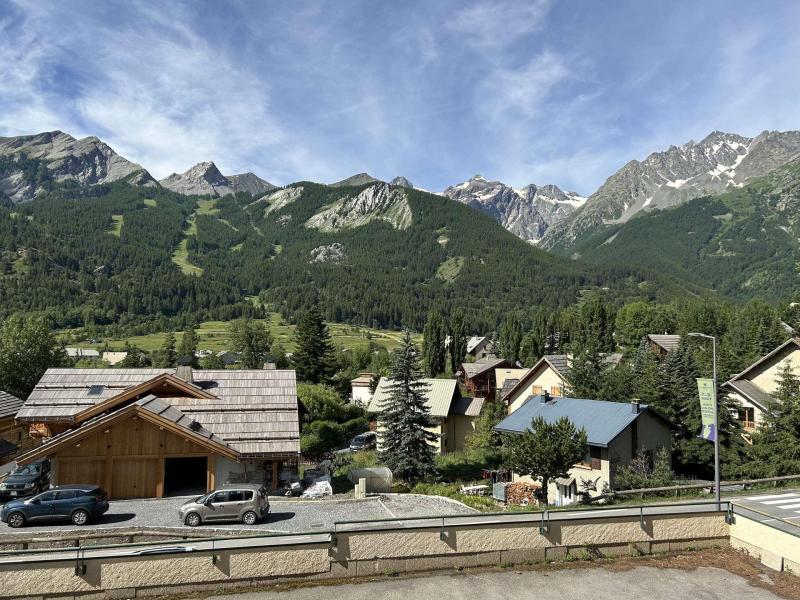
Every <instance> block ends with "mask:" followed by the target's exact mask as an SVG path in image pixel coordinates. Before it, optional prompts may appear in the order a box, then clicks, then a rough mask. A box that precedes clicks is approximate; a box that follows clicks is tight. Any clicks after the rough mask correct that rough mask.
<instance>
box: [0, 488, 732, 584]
mask: <svg viewBox="0 0 800 600" xmlns="http://www.w3.org/2000/svg"><path fill="white" fill-rule="evenodd" d="M730 510H731V504H730V502H728V501H722V502H719V503H717V502H715V501H703V502H685V503H673V504H645V505H640V506H632V507H626V508H615V507H602V508H593V509H569V508H567V507H564V508H558V509H552V510H549V509H548V510H544V511H539V512H518V513H485V514H481V515H450V516H431V517H411V518H402V517H400V518H387V519H378V520H353V521H337V522H335V523H334V524H333V527H332V528H331V529H329V530H327V531H314V532H301V533H267V534H254V535H246V536H234V537H210V538H196V539H193V540H179V541H168V542H136V543H131V544H108V545H98V546H79V547H76V548H47V549H33V550H11V551H5V552H2V553H0V567H2V566H13V565H18V566H21V565H24V564H65V563H66V564H69V563H74V564H75V573H76V575H83V574H85V572H86V561H89V560H113V559H125V558H138V557H167V556H172V555H175V554H183V553H187V554H188V553H201V554H203V555H207V554H210V555H211V557H212V562H214V563H216V562H217V560H218V559H219V554H218V553H219V552H222V551H231V550H257V549H261V548H279V547H292V546H307V545H325V546H327V547H329V548H331V549H334V550H335V549H336V547H337V535H338V534H342V533H354V532H382V531H398V530H414V529H439V535H440V538H441V539H442V540H446V539H447V530H448V529H449V528H452V527H459V526H462V527H468V526H491V525H526V524H527V525H530V526H531V528H532V529H536V530H538V532H539V533H540V534H542V535H546V534H547V533H549V531H550V524H551V523H552V522H558V521H570V520H584V519H606V518H626V517H627V518H630V517H638V518H639V520H640V524H641V526H642V527H644V525H645V521H644V520H645V518H646V517H652V516H668V515H678V514H683V515H693V514H703V513H721V512H724V513H726V515H727V514H729V513H730Z"/></svg>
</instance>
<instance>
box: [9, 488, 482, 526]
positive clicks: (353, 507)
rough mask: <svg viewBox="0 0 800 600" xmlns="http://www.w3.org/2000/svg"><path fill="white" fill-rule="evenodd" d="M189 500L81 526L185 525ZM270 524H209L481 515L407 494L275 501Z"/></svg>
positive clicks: (112, 514) (116, 503)
mask: <svg viewBox="0 0 800 600" xmlns="http://www.w3.org/2000/svg"><path fill="white" fill-rule="evenodd" d="M187 499H188V498H186V497H183V498H163V499H149V500H112V501H111V505H110V508H109V510H108V512H107V513H106V514H105V515H103V518H102V519H101V520H100V521H97V522H93V523H89V524H88V525H85V526H83V527H82V528H80V530H81V531H83V530H85V529H89V528H94V529H101V528H102V529H106V528H111V527H184V525H183V523H182V522H181V521H180V520H179V519H178V507H179V506H180V505H181V504H183V503H184V502H186V500H187ZM270 507H271V512H270V514H269V515H268V517H267V518H266V519H265V520H262V521H260V522H259V523H257V524H256V525H254V526H252V527H246V526H244V525H242V524H241V523H219V522H214V523H210V524H209V527H212V528H214V529H225V528H228V529H237V530H241V529H245V528H246V529H248V530H249V529H253V530H261V531H266V532H280V533H298V532H313V531H327V530H328V529H330V528H331V527H332V526H333V524H334V522H336V521H361V520H379V519H391V518H405V517H421V516H440V515H457V514H474V513H475V512H476V511H474V510H472V509H471V508H468V507H466V506H464V505H463V504H461V503H459V502H454V501H452V500H449V499H447V498H440V497H437V496H417V495H411V494H403V495H398V496H388V497H385V498H384V499H381V498H367V499H365V500H352V499H351V500H333V499H323V500H277V499H276V500H273V499H270ZM66 530H76V527H75V526H74V525H72V524H70V523H68V522H58V523H57V522H54V523H41V524H36V525H29V526H26V527H24V528H23V529H21V530H18V529H12V528H11V527H9V526H8V525H6V524H4V523H0V531H3V532H8V533H12V532H13V533H21V532H34V531H35V532H36V533H39V532H47V531H66Z"/></svg>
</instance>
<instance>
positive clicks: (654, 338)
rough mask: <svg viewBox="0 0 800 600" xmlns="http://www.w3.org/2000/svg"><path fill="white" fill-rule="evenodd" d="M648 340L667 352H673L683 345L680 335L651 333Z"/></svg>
mask: <svg viewBox="0 0 800 600" xmlns="http://www.w3.org/2000/svg"><path fill="white" fill-rule="evenodd" d="M647 338H648V339H649V340H650V341H651V342H653V343H654V344H655V345H656V346H659V347H660V348H663V349H664V351H665V352H672V351H673V350H676V349H677V348H678V346H680V345H681V336H679V335H667V334H658V333H649V334H647Z"/></svg>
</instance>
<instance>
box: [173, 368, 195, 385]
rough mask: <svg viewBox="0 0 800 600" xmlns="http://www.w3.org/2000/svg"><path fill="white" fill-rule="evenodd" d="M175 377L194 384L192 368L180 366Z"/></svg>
mask: <svg viewBox="0 0 800 600" xmlns="http://www.w3.org/2000/svg"><path fill="white" fill-rule="evenodd" d="M175 377H177V378H178V379H183V380H184V381H185V382H186V383H194V377H193V376H192V366H191V365H178V368H177V369H175Z"/></svg>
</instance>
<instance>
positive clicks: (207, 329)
mask: <svg viewBox="0 0 800 600" xmlns="http://www.w3.org/2000/svg"><path fill="white" fill-rule="evenodd" d="M187 264H188V263H187ZM189 266H190V267H193V265H189ZM193 268H197V267H193ZM267 322H268V323H269V329H270V333H271V334H272V337H273V339H274V340H275V342H277V343H279V344H280V345H281V346H283V347H284V348H285V349H286V350H287V351H289V352H291V351H292V350H293V349H294V344H293V343H292V339H293V336H294V325H290V324H289V323H285V322H282V319H281V316H280V315H279V314H277V313H270V317H269V319H268V320H267ZM328 325H329V328H330V331H331V337H332V338H333V343H334V344H336V345H337V346H341V347H343V348H350V349H353V348H359V347H364V346H367V345H369V342H370V341H373V342H375V343H376V344H380V345H381V346H384V347H385V348H387V349H388V350H392V349H394V348H396V347H397V346H399V345H400V342H401V340H402V339H403V332H402V331H390V330H384V329H371V328H369V327H359V326H356V325H345V324H342V323H329V324H328ZM65 333H66V332H65ZM69 333H74V332H69ZM197 333H198V337H199V339H200V342H199V344H198V349H200V350H215V351H217V350H228V349H230V336H229V332H228V322H226V321H206V322H204V323H201V324H200V326H199V327H198V329H197ZM165 335H166V332H162V333H151V334H148V335H137V336H132V337H129V338H123V339H102V340H98V342H96V343H90V342H79V343H77V344H75V345H77V346H81V347H93V348H94V347H97V346H99V345H101V344H104V343H107V344H108V345H109V347H110V348H111V349H113V350H117V349H119V350H121V349H122V348H123V346H124V345H125V341H126V340H127V341H128V342H129V343H130V344H132V345H135V346H138V347H139V348H141V349H142V350H147V351H152V350H156V349H158V348H160V347H161V345H162V344H163V343H164V337H165ZM182 336H183V333H182V332H176V334H175V337H176V338H177V340H178V341H179V342H180V339H181V337H182ZM414 341H415V342H416V343H417V344H420V343H421V341H422V337H421V336H420V335H415V336H414Z"/></svg>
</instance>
